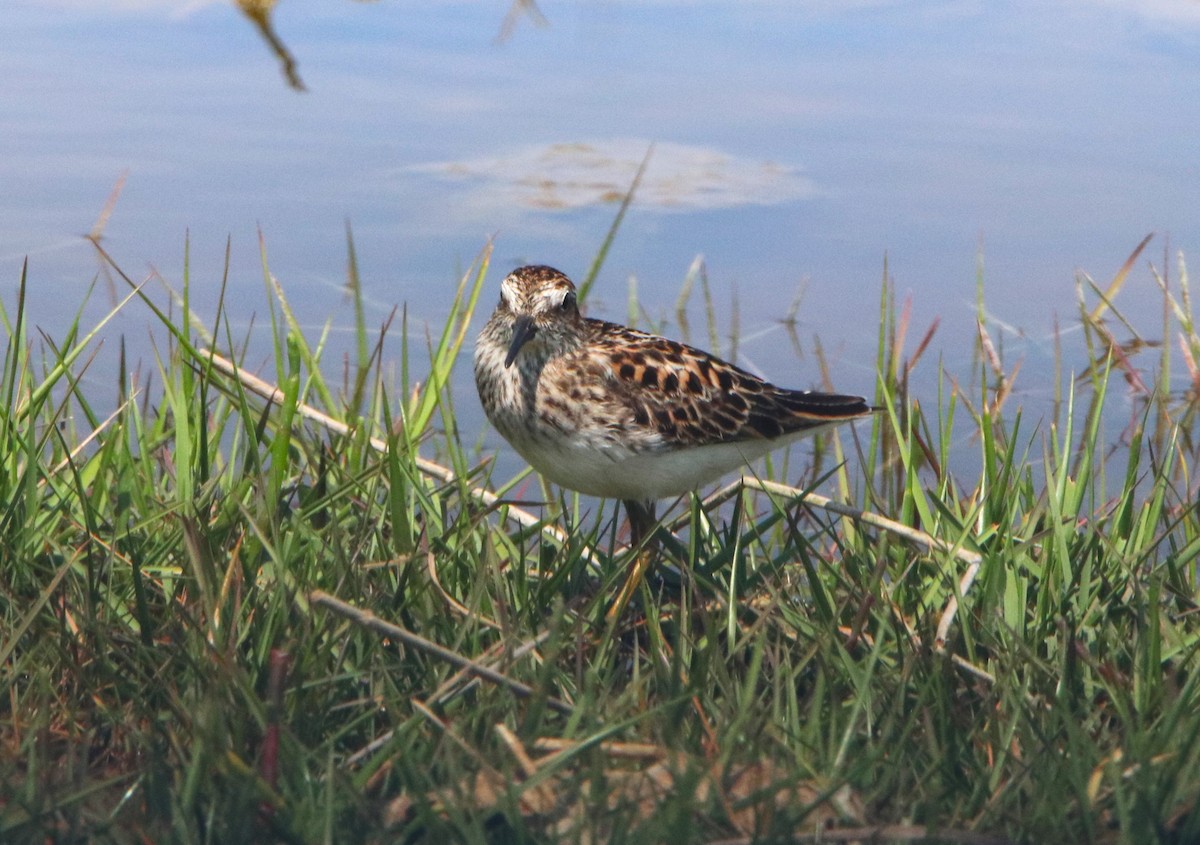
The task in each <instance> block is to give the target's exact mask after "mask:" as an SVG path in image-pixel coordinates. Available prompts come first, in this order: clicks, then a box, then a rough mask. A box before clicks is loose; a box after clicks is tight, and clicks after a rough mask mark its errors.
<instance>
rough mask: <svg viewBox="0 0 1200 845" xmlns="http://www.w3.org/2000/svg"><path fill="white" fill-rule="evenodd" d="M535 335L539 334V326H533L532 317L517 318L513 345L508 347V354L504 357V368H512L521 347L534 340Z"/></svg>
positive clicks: (514, 326) (514, 324)
mask: <svg viewBox="0 0 1200 845" xmlns="http://www.w3.org/2000/svg"><path fill="white" fill-rule="evenodd" d="M535 334H537V326H535V325H534V324H533V318H532V317H529V316H525V315H522V316H520V317H518V318H517V321H516V322H515V323H513V334H512V343H510V344H509V345H508V354H507V355H505V356H504V366H506V367H511V366H512V362H513V361H515V360H516V359H517V353H518V352H520V351H521V347H522V346H524V345H525V344H526V343H528V342H529V341H531V340H533V336H534V335H535Z"/></svg>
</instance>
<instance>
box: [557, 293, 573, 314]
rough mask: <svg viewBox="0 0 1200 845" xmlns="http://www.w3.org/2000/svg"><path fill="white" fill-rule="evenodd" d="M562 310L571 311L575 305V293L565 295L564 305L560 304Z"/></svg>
mask: <svg viewBox="0 0 1200 845" xmlns="http://www.w3.org/2000/svg"><path fill="white" fill-rule="evenodd" d="M558 307H559V310H561V311H570V310H572V309H573V308H574V307H575V294H573V293H568V294H567V295H566V296H564V297H563V301H562V305H560V306H558Z"/></svg>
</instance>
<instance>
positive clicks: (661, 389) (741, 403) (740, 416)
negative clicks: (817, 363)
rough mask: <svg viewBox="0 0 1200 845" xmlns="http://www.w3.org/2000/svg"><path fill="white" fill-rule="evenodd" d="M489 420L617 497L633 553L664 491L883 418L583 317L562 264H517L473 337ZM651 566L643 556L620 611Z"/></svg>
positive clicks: (575, 484)
mask: <svg viewBox="0 0 1200 845" xmlns="http://www.w3.org/2000/svg"><path fill="white" fill-rule="evenodd" d="M475 385H476V387H478V389H479V399H480V401H481V402H482V403H483V410H484V411H485V412H486V413H487V417H488V419H489V420H491V423H492V425H494V426H495V427H496V429H497V430H498V431H499V432H500V434H501V435H503V436H504V439H505V440H507V441H508V442H509V443H510V444H512V447H513V448H514V449H516V450H517V452H518V453H519V454H520V455H521V457H523V458H524V459H525V460H527V461H528V462H529V463H530V464H531V465H532V466H533V468H534V469H536V470H537V471H538V472H540V473H541V474H542V475H544V476H545V477H546V478H548V479H549V480H550V481H553V482H554V483H555V484H560V485H562V486H563V487H566V488H568V489H571V490H576V491H578V492H580V493H587V494H590V495H593V496H602V497H606V498H614V499H620V500H621V501H622V503H623V504H624V505H625V509H626V512H627V513H628V514H629V523H630V531H631V534H632V540H633V545H634V547H635V548H636V547H637V546H638V544H639V543H640V542H641V540H642V538H643V537H644V536H645V534H646V533H647V532H648V531H649V530H650V529H651V528H652V527H653V525H654V511H653V504H654V501H655V500H657V499H664V498H668V497H673V496H679V495H682V494H684V493H687V492H690V491H692V490H695V489H696V488H697V487H699V486H700V485H702V484H705V483H707V482H709V481H712V480H714V479H716V478H719V477H720V476H722V475H724V474H725V473H727V472H729V471H731V470H734V469H736V468H737V467H740V466H742V465H743V464H746V463H749V462H751V461H753V460H755V459H756V458H759V457H761V456H763V455H765V454H766V453H767V452H770V451H772V450H774V449H778V448H779V447H781V446H784V445H786V444H788V443H791V442H792V441H794V440H798V439H800V438H801V437H805V436H808V435H810V434H814V433H816V432H818V431H821V430H823V429H827V428H830V427H832V426H835V425H837V424H838V423H842V422H846V421H848V420H853V419H858V418H859V417H864V416H867V415H869V414H870V413H871V412H872V409H871V407H870V406H869V405H868V404H867V402H866V400H865V399H863V398H862V397H859V396H839V395H836V394H831V393H816V392H812V391H807V390H786V389H783V388H780V387H776V386H775V385H773V384H769V383H768V382H766V381H763V380H762V379H760V378H758V377H757V376H754V375H751V374H750V373H748V372H746V371H745V370H742V369H739V368H738V367H736V366H734V365H733V364H730V363H728V362H727V361H722V360H721V359H720V358H717V357H715V356H713V355H710V354H708V353H707V352H704V351H702V350H699V349H695V348H693V347H691V346H686V345H684V344H682V343H677V342H675V341H673V340H668V339H666V338H664V337H658V336H657V335H652V334H647V333H646V332H642V331H638V330H637V329H631V328H627V327H625V326H620V325H617V324H616V323H608V322H605V321H603V320H593V319H588V318H586V317H584V316H582V315H581V314H580V313H579V306H578V304H577V303H576V300H575V286H574V285H573V284H571V280H570V279H568V278H567V277H566V276H565V275H563V274H562V273H560V272H559V271H558V270H555V269H553V268H551V267H543V266H530V267H520V268H518V269H516V270H514V271H513V272H512V273H510V274H509V275H508V276H507V277H506V278H505V279H504V281H503V282H502V283H501V285H500V304H499V305H497V306H496V310H495V312H494V313H493V314H492V316H491V319H489V320H488V322H487V325H486V326H484V327H483V331H482V332H480V334H479V338H478V340H477V341H476V345H475ZM648 565H649V555H648V554H643V555H641V556H639V558H638V559H636V560H635V563H634V566H633V567H632V571H631V573H630V575H629V577H628V578H627V579H626V582H625V585H624V587H622V589H621V593H620V595H619V596H618V598H617V600H616V602H614V604H613V607H612V609H611V610H610V611H609V614H610V616H612V615H614V614H619V613H620V611H621V609H623V608H624V606H625V604H626V603H627V602H628V600H629V597H630V596H631V595H632V592H633V590H634V589H635V588H636V587H637V584H638V582H639V581H640V580H641V578H642V576H643V575H644V573H645V569H646V567H647V566H648Z"/></svg>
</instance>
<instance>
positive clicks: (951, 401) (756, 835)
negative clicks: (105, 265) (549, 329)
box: [0, 243, 1200, 843]
mask: <svg viewBox="0 0 1200 845" xmlns="http://www.w3.org/2000/svg"><path fill="white" fill-rule="evenodd" d="M98 249H99V248H98ZM1139 250H1140V248H1139ZM100 254H101V256H102V258H103V259H104V260H105V261H107V262H109V264H110V266H111V268H112V270H113V272H114V273H115V274H116V275H117V277H119V278H125V276H124V274H123V273H122V272H121V269H120V266H119V264H118V262H117V261H115V260H113V259H112V258H111V257H109V256H108V255H107V254H106V253H103V252H102V251H101V252H100ZM488 259H489V254H488V252H487V251H485V252H484V253H483V254H481V256H480V258H479V259H478V260H477V262H476V263H475V265H474V266H473V267H471V268H470V269H469V270H468V272H467V273H466V274H464V276H463V278H462V281H461V285H460V286H459V288H458V291H457V293H456V296H455V300H454V303H453V308H452V313H451V316H450V318H449V319H448V320H447V322H446V325H445V326H444V327H443V328H442V330H441V331H440V332H438V333H435V337H434V339H433V340H431V341H430V342H429V347H428V350H427V351H428V355H429V359H430V360H431V361H432V365H431V367H430V371H429V372H419V373H417V372H414V366H413V363H412V359H410V358H409V352H410V351H411V350H412V349H413V347H412V346H411V345H410V344H411V343H417V342H419V341H418V340H417V338H418V337H420V335H417V334H415V333H414V334H411V335H410V333H409V327H408V325H407V321H406V319H405V318H404V316H403V315H400V317H399V320H398V323H399V325H398V331H399V333H400V336H401V338H400V340H401V342H400V347H401V350H402V352H401V360H400V366H399V383H392V382H391V381H390V380H389V377H388V376H387V375H386V373H387V372H389V369H388V368H387V367H386V366H385V361H384V355H383V352H382V349H383V347H382V338H383V333H382V332H381V333H379V334H378V335H374V336H373V335H372V330H371V329H370V328H369V327H368V326H367V325H366V321H365V318H364V317H363V316H362V315H363V311H362V309H361V308H359V309H357V310H356V314H357V315H358V316H357V318H356V320H357V338H356V343H355V347H354V353H353V356H352V358H351V363H350V365H349V366H348V367H346V368H345V369H344V370H343V380H342V382H341V383H340V384H335V383H332V382H330V381H328V380H327V378H328V377H327V374H326V372H327V371H326V368H325V367H324V366H323V360H322V353H323V351H324V348H325V347H324V336H321V337H318V338H316V339H312V338H308V337H306V336H305V335H304V333H303V332H302V331H301V329H300V327H299V325H298V324H297V322H296V320H295V319H294V317H293V315H292V312H291V309H290V308H289V307H288V302H287V299H286V296H285V292H284V289H283V287H282V286H281V285H279V284H278V283H277V282H276V281H275V279H274V278H273V277H272V275H271V273H270V271H269V267H268V261H267V258H266V252H265V249H264V251H263V272H264V280H265V284H266V285H267V288H268V290H269V291H270V294H271V296H272V298H273V302H274V307H273V310H272V312H271V321H270V322H271V327H272V338H273V343H274V345H275V356H274V361H275V371H274V373H272V374H270V377H268V378H265V379H261V380H260V379H259V378H257V377H256V374H248V373H245V372H243V370H242V368H241V365H240V363H239V355H238V353H237V350H238V349H244V348H245V339H244V338H237V337H235V336H234V334H233V331H232V329H231V326H230V321H229V320H228V315H227V313H225V312H224V311H223V310H220V311H219V312H218V313H217V314H215V315H210V316H209V318H208V319H207V320H203V321H202V320H197V319H193V318H192V315H191V313H190V311H189V309H188V302H189V297H188V280H187V279H186V276H185V280H184V286H183V289H182V290H181V291H180V292H179V298H178V301H177V302H176V303H174V305H175V306H177V307H172V304H170V303H168V304H161V303H158V302H156V301H155V300H154V299H153V298H152V297H151V296H150V295H149V294H148V293H147V292H146V291H145V290H143V289H142V288H140V287H137V286H136V285H134V284H133V283H130V294H129V296H130V297H131V298H132V301H129V302H125V303H122V304H121V306H120V307H122V308H145V309H148V310H149V311H150V313H153V314H154V315H156V317H157V319H158V321H159V324H160V326H161V332H162V334H161V337H162V338H163V346H162V347H161V352H160V357H159V359H158V360H157V361H156V362H155V363H156V369H157V378H156V380H155V383H156V384H157V387H155V388H154V389H153V391H151V389H150V388H149V387H147V386H146V385H143V384H139V383H137V382H136V381H134V380H133V379H132V378H131V377H130V376H129V375H128V374H127V369H128V368H126V367H124V366H122V367H121V368H120V372H119V373H118V374H117V376H116V379H115V384H114V397H113V398H112V399H108V398H100V397H96V396H95V395H92V394H90V393H86V392H84V391H83V390H82V389H81V388H80V383H81V376H82V375H83V373H84V372H85V371H86V368H87V365H88V360H89V355H90V354H91V352H92V350H93V349H94V343H95V339H96V336H97V332H99V331H101V330H102V329H103V328H104V325H103V322H101V324H99V325H97V326H95V327H92V328H87V327H84V326H81V325H80V324H79V321H78V320H76V322H75V323H74V325H72V326H71V328H70V329H69V330H68V331H67V332H66V334H65V335H64V337H63V338H61V339H59V340H49V339H43V340H42V342H41V344H40V345H35V344H34V343H33V342H32V341H31V340H30V338H29V332H28V328H27V327H26V325H25V312H24V307H23V291H24V289H25V287H26V285H27V284H28V278H27V276H26V274H25V273H22V276H21V278H20V279H19V284H18V298H17V305H16V308H15V310H14V311H13V313H11V314H3V315H2V316H3V319H4V320H5V323H6V326H7V328H8V329H9V332H8V333H9V341H8V345H7V347H6V350H5V357H4V363H3V368H2V371H0V391H2V392H3V394H4V397H5V399H6V402H5V403H4V406H3V410H2V411H0V554H2V556H3V560H2V563H0V571H2V572H3V578H2V579H0V667H2V669H0V671H2V672H3V680H4V690H5V691H6V693H7V694H6V695H5V696H4V698H3V703H2V704H0V749H2V751H0V841H4V842H34V841H39V842H46V841H54V842H73V841H105V842H119V843H135V842H147V841H150V842H181V843H210V842H211V843H236V842H270V841H280V842H305V843H308V842H313V843H316V842H352V841H368V842H396V841H428V842H445V841H464V842H481V841H568V842H610V841H611V842H658V841H708V842H717V841H722V842H749V841H781V842H782V841H818V840H820V841H854V840H859V841H864V840H869V839H871V838H872V837H874V838H875V840H876V841H901V840H902V841H928V842H1010V841H1011V842H1131V843H1133V842H1149V841H1171V842H1179V843H1184V842H1192V841H1197V840H1200V814H1198V813H1197V812H1196V801H1197V797H1198V796H1197V793H1198V792H1200V739H1198V737H1200V689H1198V688H1197V687H1198V684H1200V681H1198V680H1197V679H1198V677H1200V673H1198V672H1197V669H1198V666H1197V643H1198V640H1197V634H1198V623H1197V614H1196V612H1195V610H1196V570H1195V567H1196V558H1197V553H1198V552H1200V530H1198V529H1200V522H1198V519H1197V514H1196V509H1195V506H1194V500H1195V495H1194V489H1193V485H1194V483H1195V481H1194V477H1193V476H1194V472H1193V469H1192V467H1193V464H1194V462H1195V460H1196V454H1195V448H1196V447H1195V438H1194V436H1193V433H1192V429H1191V421H1192V419H1193V413H1194V405H1193V402H1194V398H1195V395H1196V393H1195V390H1194V387H1193V388H1191V389H1187V390H1185V391H1182V392H1181V391H1174V390H1172V384H1171V374H1170V362H1171V358H1170V357H1169V356H1168V355H1166V353H1165V352H1163V353H1160V352H1159V351H1158V350H1157V349H1156V348H1155V347H1153V346H1152V345H1151V344H1149V343H1147V342H1142V343H1140V344H1139V343H1134V342H1132V340H1118V339H1117V338H1118V336H1119V335H1122V334H1131V335H1132V334H1133V332H1132V327H1131V326H1128V325H1127V323H1126V322H1123V320H1122V319H1121V317H1120V314H1119V312H1118V311H1117V310H1116V297H1117V294H1118V293H1119V290H1120V287H1121V284H1123V283H1124V279H1125V277H1126V276H1128V272H1129V271H1128V269H1126V270H1125V271H1123V274H1122V275H1121V276H1120V278H1119V279H1117V280H1115V281H1116V283H1115V284H1114V285H1109V286H1108V287H1107V288H1106V289H1105V290H1104V291H1103V296H1102V298H1101V291H1100V288H1099V286H1095V285H1093V284H1090V280H1088V279H1081V282H1080V291H1081V294H1080V296H1081V299H1080V317H1079V319H1080V321H1081V324H1082V326H1083V327H1084V330H1085V331H1084V332H1083V334H1082V337H1083V338H1084V339H1085V350H1086V351H1087V354H1088V356H1089V360H1090V362H1091V367H1090V368H1089V369H1088V370H1087V371H1086V372H1084V373H1083V374H1082V375H1081V376H1080V377H1079V378H1078V379H1076V380H1074V381H1072V382H1070V383H1069V384H1068V387H1067V389H1066V390H1065V392H1064V395H1063V398H1062V408H1061V412H1060V413H1059V414H1058V415H1057V417H1056V419H1055V421H1053V422H1051V423H1047V424H1045V425H1041V426H1033V425H1030V424H1029V423H1028V422H1027V421H1026V420H1025V419H1024V418H1023V417H1022V415H1021V413H1020V411H1019V409H1014V408H1012V385H1013V383H1014V382H1015V381H1016V378H1018V377H1019V375H1015V374H1014V369H1015V368H1013V367H1011V366H1009V365H1007V363H1006V362H1005V361H1004V360H1003V356H1002V355H1001V354H1000V353H999V352H997V351H996V346H995V344H993V343H991V342H990V337H989V334H988V328H987V325H986V323H985V322H981V330H980V342H979V350H978V351H979V356H978V361H979V367H980V378H979V379H978V380H977V382H976V383H977V386H976V387H975V388H969V389H963V388H960V387H959V385H958V384H957V383H956V382H953V381H952V380H951V378H950V376H949V375H942V376H941V377H940V388H939V391H938V394H937V395H936V396H922V397H919V399H920V401H917V400H918V397H914V396H911V395H909V387H908V385H909V384H910V382H911V375H912V374H913V373H914V372H915V371H916V370H917V368H919V367H932V366H933V365H931V364H927V363H926V360H925V356H926V351H927V350H928V349H929V348H930V343H931V337H932V329H931V330H930V331H929V332H926V333H924V334H923V335H922V336H921V337H920V338H918V339H917V340H916V342H915V343H910V341H909V340H908V331H909V324H910V322H911V318H910V316H909V311H908V309H907V308H905V307H897V305H896V304H895V302H894V297H893V294H892V291H891V289H890V288H889V287H888V286H887V285H886V284H885V285H884V288H883V291H882V296H881V304H880V312H881V314H880V316H881V320H880V324H881V326H882V327H883V328H882V329H881V333H880V338H879V360H878V368H877V369H878V373H879V379H878V384H877V393H876V397H875V401H876V402H877V403H878V404H879V405H880V406H881V407H882V408H883V411H882V412H881V413H880V414H879V415H878V416H877V417H876V418H875V420H874V421H873V422H871V423H868V424H860V425H859V426H858V429H857V430H855V431H854V432H851V431H844V432H842V433H841V434H840V435H836V436H833V437H831V438H830V439H828V440H826V441H824V442H823V443H822V444H820V448H819V450H818V452H817V453H816V454H817V456H818V459H816V460H813V461H812V462H811V465H810V470H809V472H806V473H803V474H802V476H801V479H800V481H799V482H798V483H797V484H796V485H795V486H792V487H785V486H784V485H782V484H778V483H774V482H772V480H771V479H770V478H769V477H761V478H759V477H755V478H749V479H748V480H747V482H746V483H745V484H737V485H731V486H728V487H726V488H722V489H721V490H719V491H717V492H715V493H713V494H712V495H710V496H709V497H708V498H707V499H705V500H700V499H692V500H691V501H689V502H685V503H683V504H681V505H680V506H679V507H678V508H676V509H675V510H674V511H673V512H672V513H673V514H674V515H676V518H677V521H676V523H675V525H674V526H673V527H674V529H675V530H676V531H677V533H678V535H679V537H680V542H679V545H678V548H676V549H674V550H671V551H669V552H667V553H666V556H667V560H665V561H664V562H663V565H662V566H660V567H659V573H658V575H657V576H656V577H655V578H653V579H651V581H649V582H648V583H647V584H646V585H644V586H643V588H642V589H641V591H640V594H639V597H638V601H637V603H636V606H635V607H632V608H631V609H630V610H629V611H628V612H627V613H626V614H625V616H624V617H622V619H621V620H620V621H619V623H618V624H615V625H609V624H606V622H605V618H604V614H605V610H606V608H607V604H608V601H609V599H610V598H611V596H612V595H613V593H614V591H615V589H616V587H617V586H618V585H619V583H620V580H621V579H622V578H623V575H624V568H625V566H626V565H627V563H628V556H629V554H630V553H629V551H628V550H626V549H625V548H624V547H623V543H622V540H623V537H624V534H623V530H622V526H620V525H618V524H617V522H616V521H615V520H614V518H613V514H614V510H613V509H612V508H608V507H601V506H598V505H597V504H596V503H594V502H580V501H579V500H578V499H575V498H573V497H569V496H564V495H561V494H560V493H559V491H553V490H551V491H549V492H550V493H551V494H552V497H553V498H551V500H550V501H549V502H547V504H546V505H545V506H544V507H542V506H539V505H536V504H529V503H525V502H519V501H515V500H514V499H513V498H511V496H512V495H515V494H516V491H527V490H529V489H530V486H529V485H527V484H524V483H523V482H522V480H521V479H520V478H518V479H507V478H494V477H490V476H489V469H488V466H487V462H486V461H483V462H481V461H480V460H478V458H479V456H476V455H472V454H471V452H470V451H469V450H467V449H464V448H463V446H462V445H461V443H460V441H459V439H458V437H457V427H456V426H455V424H454V420H455V409H454V407H453V404H452V402H451V393H450V391H449V390H448V386H449V385H450V384H451V381H452V379H454V378H455V377H456V372H457V369H458V368H459V367H461V366H462V365H463V363H464V362H463V360H462V359H463V357H464V356H463V349H462V346H463V344H464V342H465V336H466V332H467V329H468V324H469V322H470V319H471V316H472V314H473V312H474V310H475V307H476V304H477V301H478V297H479V294H480V292H481V290H482V289H483V288H484V287H485V286H489V285H491V284H494V281H495V280H494V278H490V277H489V273H488V270H489V267H488ZM1132 264H1133V259H1131V265H1132ZM348 265H349V278H350V289H351V291H352V293H353V294H354V295H355V296H358V295H359V290H360V287H359V280H358V277H357V266H356V262H355V261H354V253H353V245H352V243H351V244H350V249H349V259H348ZM1152 273H1153V274H1154V275H1155V276H1156V277H1157V278H1158V279H1159V281H1160V283H1161V285H1162V290H1163V295H1164V304H1165V308H1164V311H1165V314H1166V318H1165V322H1164V325H1163V327H1162V338H1161V339H1160V340H1161V341H1164V342H1170V343H1173V344H1178V345H1179V348H1180V349H1181V353H1180V355H1181V358H1182V359H1183V360H1184V366H1185V367H1187V368H1190V370H1189V378H1190V379H1191V384H1192V385H1193V386H1194V385H1196V384H1200V378H1198V377H1197V370H1196V367H1195V365H1194V361H1195V360H1197V359H1198V358H1200V336H1198V335H1197V332H1196V330H1195V328H1194V323H1193V322H1192V312H1191V304H1190V296H1189V289H1188V287H1187V276H1186V270H1185V267H1184V265H1183V263H1182V259H1181V260H1180V262H1179V272H1178V273H1177V278H1176V281H1175V285H1174V287H1172V286H1171V285H1169V284H1168V283H1167V280H1166V278H1165V276H1163V275H1160V274H1159V271H1152ZM693 275H694V276H695V277H696V278H699V279H700V280H701V281H702V282H704V284H705V288H707V283H706V282H705V281H704V279H703V273H702V268H694V269H693ZM885 279H886V274H885ZM172 314H176V315H177V316H172ZM386 328H387V327H385V329H386ZM396 330H397V329H392V331H396ZM1143 356H1145V357H1148V358H1149V363H1148V364H1143V362H1142V357H1143ZM1114 375H1119V376H1120V378H1114ZM464 376H465V374H462V373H459V374H458V376H457V377H464ZM1130 385H1132V386H1133V387H1132V389H1135V390H1140V391H1143V393H1142V397H1143V398H1142V401H1141V402H1140V404H1139V405H1138V407H1139V408H1140V412H1139V413H1138V414H1137V415H1136V416H1135V417H1134V418H1133V419H1131V420H1130V421H1129V426H1128V428H1127V432H1126V434H1125V435H1124V437H1123V439H1121V440H1118V439H1116V438H1114V437H1113V435H1112V433H1111V432H1110V431H1109V428H1107V427H1106V425H1108V424H1109V421H1111V419H1112V415H1111V414H1108V415H1106V413H1105V411H1104V408H1105V403H1106V400H1108V398H1109V396H1110V395H1111V394H1112V393H1113V392H1114V391H1115V390H1120V389H1130V387H1129V386H1130ZM102 405H103V407H104V408H105V410H103V411H102V410H99V408H100V407H101V406H102ZM964 442H966V443H968V444H970V445H969V448H972V449H974V450H976V451H977V454H978V463H979V466H980V467H981V470H980V472H979V475H978V477H977V478H976V477H972V478H962V477H958V476H956V475H955V474H954V472H953V471H952V469H951V467H952V465H953V464H954V460H953V458H954V455H953V452H954V451H955V450H956V449H959V448H962V447H961V445H960V444H962V443H964ZM428 456H438V458H439V460H438V462H436V463H435V462H434V461H433V460H431V459H430V457H428ZM846 458H852V459H853V460H851V461H849V462H847V461H846V460H845V459H846ZM790 469H791V470H792V475H793V476H794V475H795V469H796V467H795V465H794V464H793V465H792V466H791V468H790ZM533 489H535V490H536V489H537V488H533ZM495 490H499V491H501V493H502V494H503V496H508V497H509V498H504V497H497V495H496V494H495V492H493V491H495ZM822 494H825V495H822ZM522 495H525V493H522Z"/></svg>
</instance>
